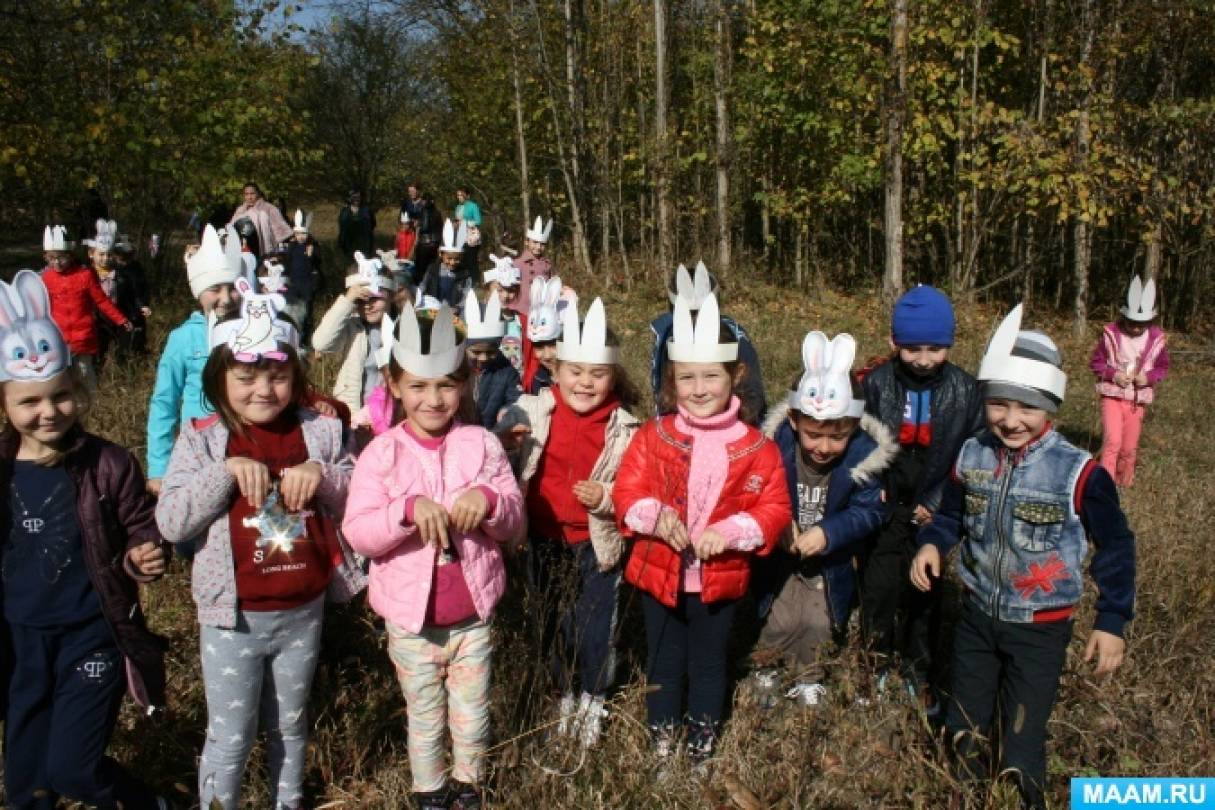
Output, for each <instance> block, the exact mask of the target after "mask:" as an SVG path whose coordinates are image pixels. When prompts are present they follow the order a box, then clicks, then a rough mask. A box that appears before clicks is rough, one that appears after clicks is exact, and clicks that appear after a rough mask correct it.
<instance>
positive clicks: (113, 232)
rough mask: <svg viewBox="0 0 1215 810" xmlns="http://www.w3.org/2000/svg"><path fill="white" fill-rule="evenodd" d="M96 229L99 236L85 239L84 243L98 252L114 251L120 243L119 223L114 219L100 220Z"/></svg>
mask: <svg viewBox="0 0 1215 810" xmlns="http://www.w3.org/2000/svg"><path fill="white" fill-rule="evenodd" d="M95 227H96V229H97V235H96V236H94V237H93V238H92V239H85V240H84V243H85V244H86V245H88V246H89V247H91V248H95V249H97V250H113V249H114V246H115V245H116V244H117V243H118V223H117V222H115V221H114V220H112V219H99V220H97V223H96V225H95Z"/></svg>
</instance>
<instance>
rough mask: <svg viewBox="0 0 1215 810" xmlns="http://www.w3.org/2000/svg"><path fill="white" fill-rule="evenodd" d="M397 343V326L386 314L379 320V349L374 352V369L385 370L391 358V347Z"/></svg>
mask: <svg viewBox="0 0 1215 810" xmlns="http://www.w3.org/2000/svg"><path fill="white" fill-rule="evenodd" d="M396 343H397V324H396V321H394V320H393V319H392V316H391V315H389V314H388V313H387V312H385V313H384V317H383V318H382V319H381V320H380V348H378V349H376V350H375V366H376V368H385V367H387V365H388V361H389V360H390V359H391V358H392V347H393V346H395V345H396Z"/></svg>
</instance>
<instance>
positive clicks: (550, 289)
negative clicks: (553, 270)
mask: <svg viewBox="0 0 1215 810" xmlns="http://www.w3.org/2000/svg"><path fill="white" fill-rule="evenodd" d="M561 289H562V285H561V279H559V278H550V279H549V280H548V281H544V282H541V281H540V280H539V279H537V280H536V281H534V282H532V286H531V302H530V303H531V307H530V308H529V309H528V312H527V336H528V338H529V339H530V340H531V341H532V342H533V343H544V342H546V341H550V340H557V339H558V338H560V337H561V315H560V313H559V312H558V311H557V310H558V302H559V301H560V300H561Z"/></svg>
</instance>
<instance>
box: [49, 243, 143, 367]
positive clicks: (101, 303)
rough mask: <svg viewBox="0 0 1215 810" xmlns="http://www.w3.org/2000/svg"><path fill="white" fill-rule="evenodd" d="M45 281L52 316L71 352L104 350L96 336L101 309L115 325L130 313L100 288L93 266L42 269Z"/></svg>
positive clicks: (123, 320) (119, 324) (120, 323)
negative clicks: (98, 315) (123, 312)
mask: <svg viewBox="0 0 1215 810" xmlns="http://www.w3.org/2000/svg"><path fill="white" fill-rule="evenodd" d="M42 283H43V284H45V285H46V292H47V295H48V296H49V297H50V299H51V318H52V319H53V320H54V321H55V325H56V326H58V327H59V331H60V332H62V333H63V339H64V340H65V341H67V345H68V348H69V349H71V350H72V354H97V353H98V352H100V351H101V342H100V341H99V340H98V337H97V312H98V311H100V312H101V314H102V315H104V316H105V317H106V319H107V320H109V321H110V322H111V323H113V324H114V325H115V326H122V325H123V324H125V323H126V322H127V316H126V315H123V314H122V312H121V310H119V309H118V306H117V305H116V304H115V303H114V302H113V301H111V300H110V299H109V297H108V296H107V295H106V294H105V290H103V289H101V282H100V281H98V280H97V274H96V273H95V272H93V269H92V268H90V267H84V266H82V265H79V264H78V265H76V266H74V267H69V268H68V269H66V270H62V271H60V270H51V269H49V268H48V269H46V270H43V271H42Z"/></svg>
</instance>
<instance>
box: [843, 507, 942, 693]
mask: <svg viewBox="0 0 1215 810" xmlns="http://www.w3.org/2000/svg"><path fill="white" fill-rule="evenodd" d="M911 514H912V512H911V507H908V506H897V507H895V510H894V515H893V516H892V517H891V520H890V522H889V523H887V524H886V525H885V526H883V527H882V529H881V531H879V532H878V534H877V536H876V537H875V538H874V541H873V545H872V547H871V548H870V550H869V553H868V555H867V556H866V559H865V560H864V563H863V565H862V568H861V621H862V626H863V628H864V634H865V641H866V644H867V645H868V647H869V649H870V651H871V652H873V653H875V654H876V655H877V656H878V657H879V658H880V659H881V660H882V662H883V663H886V662H890V661H892V660H893V659H894V657H895V656H896V655H897V656H898V657H899V658H901V659H902V661H903V664H904V665H905V666H907V667H909V668H910V671H909V672H907V673H905V674H906V676H907V677H914V678H915V680H916V683H917V685H920V684H927V683H929V682H930V681H931V675H932V658H933V651H934V649H935V647H936V642H937V636H938V633H939V632H940V624H941V588H939V587H937V588H933V589H932V590H931V591H930V592H928V593H924V592H922V591H920V590H919V589H918V588H915V587H914V586H913V585H912V584H911V580H910V579H909V577H910V572H911V560H912V558H913V557H914V556H915V553H916V551H917V550H918V549H917V546H916V533H917V532H918V531H919V529H917V528H916V527H915V526H914V525H912V523H911Z"/></svg>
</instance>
